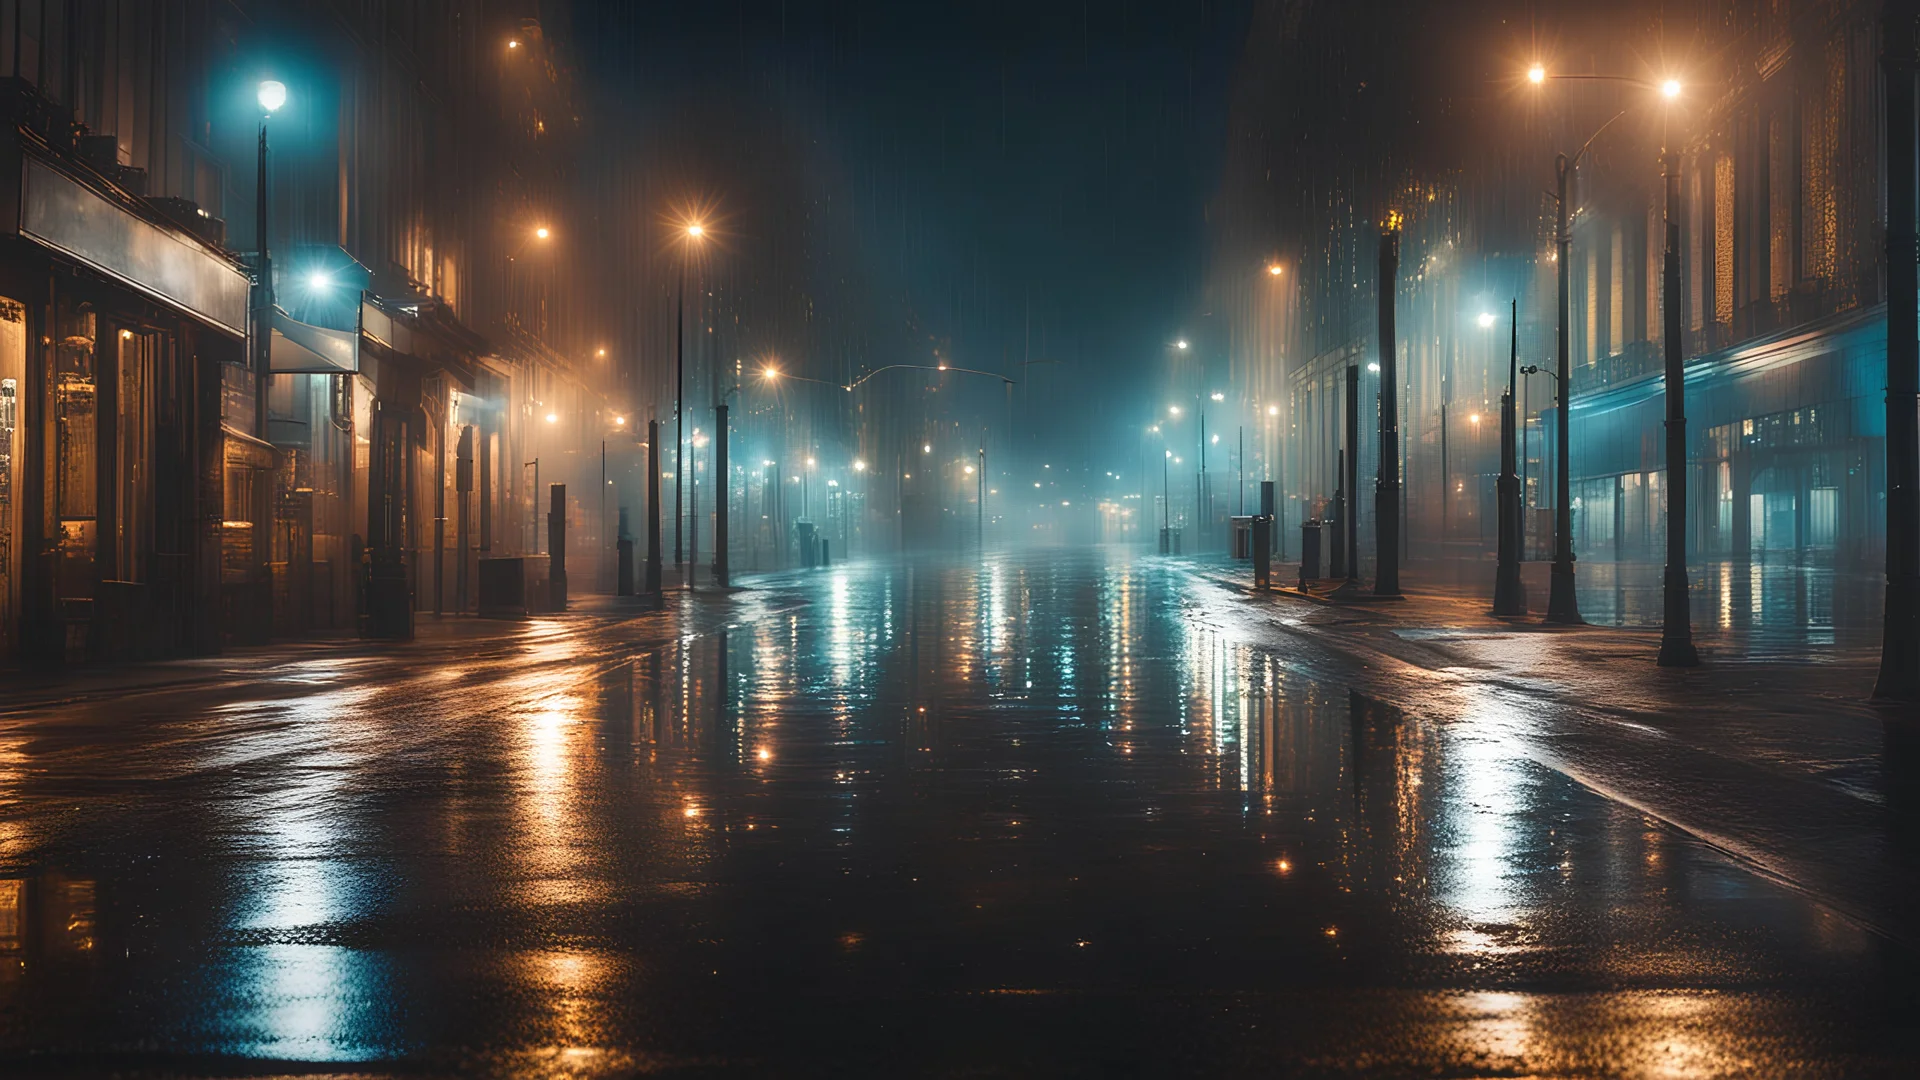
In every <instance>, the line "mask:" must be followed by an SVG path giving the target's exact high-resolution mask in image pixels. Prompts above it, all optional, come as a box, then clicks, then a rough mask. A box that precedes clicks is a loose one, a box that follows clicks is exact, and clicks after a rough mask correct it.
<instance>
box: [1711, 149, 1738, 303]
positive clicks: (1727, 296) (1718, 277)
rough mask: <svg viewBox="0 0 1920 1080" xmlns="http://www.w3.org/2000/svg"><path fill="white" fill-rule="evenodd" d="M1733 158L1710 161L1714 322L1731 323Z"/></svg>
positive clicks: (1730, 156)
mask: <svg viewBox="0 0 1920 1080" xmlns="http://www.w3.org/2000/svg"><path fill="white" fill-rule="evenodd" d="M1733 215H1734V204H1733V155H1731V154H1721V155H1720V156H1719V157H1717V158H1715V159H1714V162H1713V321H1714V322H1717V323H1721V324H1723V325H1724V324H1727V323H1731V322H1733V242H1734V241H1733V236H1734V228H1733V225H1734V220H1733Z"/></svg>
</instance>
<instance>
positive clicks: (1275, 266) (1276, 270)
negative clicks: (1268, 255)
mask: <svg viewBox="0 0 1920 1080" xmlns="http://www.w3.org/2000/svg"><path fill="white" fill-rule="evenodd" d="M1284 270H1286V267H1284V266H1281V265H1280V264H1279V263H1269V264H1268V265H1267V273H1269V274H1272V275H1273V276H1274V277H1279V276H1280V274H1281V272H1282V271H1284Z"/></svg>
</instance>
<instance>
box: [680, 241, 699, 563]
mask: <svg viewBox="0 0 1920 1080" xmlns="http://www.w3.org/2000/svg"><path fill="white" fill-rule="evenodd" d="M684 233H685V235H686V238H687V240H688V241H689V243H688V245H687V246H686V247H685V248H683V249H682V250H681V254H680V292H679V294H678V295H677V296H675V298H674V302H673V357H674V359H673V565H674V568H675V569H676V570H677V569H679V568H680V567H681V566H683V565H685V563H686V555H685V553H684V551H683V549H682V548H681V546H680V533H681V512H680V506H681V501H680V500H681V490H680V489H681V481H680V474H681V472H683V471H684V468H683V467H684V465H685V463H686V462H685V455H686V441H687V440H686V429H687V417H686V408H685V405H686V400H685V399H686V394H687V260H688V258H689V257H690V254H691V251H692V247H693V245H694V244H698V243H699V242H700V239H701V238H702V237H703V236H705V235H706V233H707V230H706V227H705V226H703V225H701V224H700V223H699V222H697V221H690V222H688V223H687V224H686V226H685V228H684Z"/></svg>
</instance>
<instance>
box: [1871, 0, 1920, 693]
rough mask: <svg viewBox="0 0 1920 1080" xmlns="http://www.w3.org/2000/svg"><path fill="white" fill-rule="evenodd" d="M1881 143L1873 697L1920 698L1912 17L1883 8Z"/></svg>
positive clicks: (1919, 385)
mask: <svg viewBox="0 0 1920 1080" xmlns="http://www.w3.org/2000/svg"><path fill="white" fill-rule="evenodd" d="M1881 42H1882V44H1881V56H1880V62H1881V65H1882V66H1883V67H1884V68H1885V71H1886V81H1887V106H1886V124H1887V131H1886V139H1887V141H1886V146H1887V157H1886V161H1887V186H1886V191H1887V238H1886V244H1887V599H1886V611H1885V614H1884V616H1883V617H1882V618H1883V620H1884V622H1883V625H1882V629H1881V633H1882V639H1881V646H1880V676H1879V678H1878V679H1877V680H1875V682H1874V685H1873V696H1874V697H1876V698H1878V699H1881V700H1883V701H1902V702H1911V701H1915V700H1920V422H1917V421H1916V419H1915V413H1914V409H1915V404H1914V399H1915V397H1916V395H1920V356H1916V352H1920V346H1916V344H1915V341H1916V338H1920V312H1917V311H1916V310H1915V309H1916V303H1915V300H1914V295H1915V292H1916V289H1917V283H1916V281H1915V274H1916V272H1915V268H1914V249H1915V245H1916V241H1915V235H1914V234H1915V222H1914V218H1915V214H1916V210H1915V206H1914V169H1915V165H1914V108H1915V106H1914V63H1915V59H1914V16H1913V10H1912V7H1911V6H1910V5H1905V4H1896V3H1889V4H1886V5H1885V6H1884V7H1883V8H1882V10H1881Z"/></svg>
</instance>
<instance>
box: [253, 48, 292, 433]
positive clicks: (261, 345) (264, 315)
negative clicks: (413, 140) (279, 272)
mask: <svg viewBox="0 0 1920 1080" xmlns="http://www.w3.org/2000/svg"><path fill="white" fill-rule="evenodd" d="M255 99H256V100H257V101H258V102H259V104H260V171H259V173H258V175H257V177H256V178H255V181H254V184H255V187H254V193H255V198H254V208H253V209H254V240H255V242H256V243H258V244H259V245H260V259H259V264H258V272H259V274H260V284H259V289H258V291H257V292H256V293H255V294H254V296H255V308H254V328H253V333H254V372H255V374H256V375H257V376H258V378H256V379H255V380H254V381H255V394H256V397H257V400H256V401H255V403H254V411H253V413H254V415H253V423H254V432H253V433H254V434H255V435H258V436H260V437H262V438H265V437H266V434H267V381H268V379H270V378H271V377H272V374H273V372H272V367H273V261H272V258H271V257H270V256H269V255H268V254H267V248H268V244H267V194H268V188H267V121H268V119H270V118H271V117H272V116H273V114H274V113H276V112H278V111H280V107H281V106H282V105H285V104H286V103H287V84H286V83H283V82H280V81H278V80H275V79H268V80H266V81H265V82H262V83H261V84H260V88H259V91H258V92H257V93H256V95H255Z"/></svg>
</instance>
